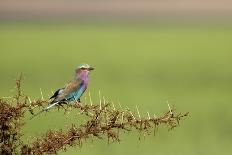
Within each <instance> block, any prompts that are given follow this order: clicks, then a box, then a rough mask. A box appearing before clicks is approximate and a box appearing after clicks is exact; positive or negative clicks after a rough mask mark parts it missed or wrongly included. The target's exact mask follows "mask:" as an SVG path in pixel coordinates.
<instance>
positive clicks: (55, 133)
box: [0, 76, 188, 155]
mask: <svg viewBox="0 0 232 155" xmlns="http://www.w3.org/2000/svg"><path fill="white" fill-rule="evenodd" d="M21 79H22V77H21V76H20V78H19V79H17V80H16V86H17V93H16V95H15V96H14V97H12V98H1V99H0V120H1V123H0V130H1V134H0V148H1V150H0V154H3V155H5V154H9V155H11V154H22V155H29V154H36V155H42V154H48V153H49V154H56V153H57V152H58V151H60V150H66V149H67V148H68V147H70V146H81V145H82V142H83V140H85V139H88V138H92V137H95V138H96V139H99V138H100V139H103V138H107V139H108V142H109V143H110V142H118V141H120V135H119V134H120V131H127V132H130V131H132V130H133V129H134V130H133V131H138V132H140V133H142V134H143V135H150V134H151V132H152V131H154V129H157V127H158V126H159V125H161V124H164V125H166V126H168V129H169V130H172V129H174V128H175V127H177V126H178V125H179V123H180V120H181V119H182V118H183V117H186V116H188V113H184V114H182V113H179V114H177V113H176V112H175V110H174V109H173V108H171V107H168V108H169V109H168V112H166V113H164V114H163V115H162V116H160V117H157V116H156V117H154V118H152V117H151V116H150V114H149V112H147V114H148V117H147V118H142V117H141V116H140V113H139V109H138V107H136V109H137V113H134V112H132V111H131V110H129V109H128V108H125V109H124V108H119V109H116V108H115V106H114V104H113V103H110V102H107V101H106V100H105V98H103V100H102V99H100V103H99V104H93V103H92V100H91V97H90V103H89V104H87V103H85V104H81V103H79V102H75V103H73V104H71V105H62V106H70V107H71V108H72V109H73V110H76V111H77V112H78V114H80V115H85V116H87V118H88V119H87V121H86V122H85V123H83V124H82V125H79V126H77V125H75V122H74V123H73V124H72V125H71V126H70V127H69V128H68V130H49V131H47V132H46V133H45V134H44V135H43V136H41V137H37V138H36V140H35V141H34V142H32V143H31V144H24V143H23V142H22V140H21V136H22V134H21V128H22V127H23V125H24V124H25V122H23V121H22V119H23V118H24V117H25V116H24V114H25V112H27V111H29V112H30V113H31V114H32V115H33V114H34V110H35V109H37V108H40V107H43V106H45V105H47V104H48V103H49V100H44V99H43V97H42V98H41V99H38V100H34V101H31V100H30V98H28V97H27V96H26V95H24V94H23V92H22V91H21ZM41 95H42V91H41ZM99 95H100V92H99ZM89 96H90V94H89ZM100 98H101V96H100ZM136 116H138V117H136Z"/></svg>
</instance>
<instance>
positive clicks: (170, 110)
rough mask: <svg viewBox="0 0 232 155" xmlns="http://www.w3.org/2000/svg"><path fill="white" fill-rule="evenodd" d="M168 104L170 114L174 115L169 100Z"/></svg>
mask: <svg viewBox="0 0 232 155" xmlns="http://www.w3.org/2000/svg"><path fill="white" fill-rule="evenodd" d="M167 104H168V109H169V112H170V114H172V109H171V107H170V105H169V103H168V100H167Z"/></svg>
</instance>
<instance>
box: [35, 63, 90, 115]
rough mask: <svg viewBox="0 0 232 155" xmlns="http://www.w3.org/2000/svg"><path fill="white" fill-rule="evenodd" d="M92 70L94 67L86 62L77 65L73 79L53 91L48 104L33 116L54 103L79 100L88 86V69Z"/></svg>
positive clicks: (46, 109)
mask: <svg viewBox="0 0 232 155" xmlns="http://www.w3.org/2000/svg"><path fill="white" fill-rule="evenodd" d="M92 70H94V68H93V67H91V66H90V65H88V64H81V65H79V66H78V67H77V69H76V70H75V78H74V80H72V81H70V82H69V83H68V84H66V85H65V86H64V87H62V88H59V89H58V90H56V91H55V93H54V94H53V95H52V96H51V97H50V99H52V101H51V102H50V104H49V105H48V106H46V107H45V108H43V109H42V110H41V111H40V112H38V113H37V114H35V115H34V116H37V115H39V114H40V113H42V112H44V111H48V110H50V109H51V108H52V107H54V106H56V105H61V104H63V103H65V104H69V103H70V102H72V101H78V102H80V97H81V96H82V95H83V93H84V92H85V90H86V89H87V87H88V84H89V78H88V77H89V73H90V71H92ZM34 116H33V117H34Z"/></svg>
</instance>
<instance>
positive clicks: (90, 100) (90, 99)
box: [89, 91, 93, 106]
mask: <svg viewBox="0 0 232 155" xmlns="http://www.w3.org/2000/svg"><path fill="white" fill-rule="evenodd" d="M89 102H90V105H91V106H92V105H93V102H92V98H91V94H90V91H89Z"/></svg>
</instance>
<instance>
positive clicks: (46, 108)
mask: <svg viewBox="0 0 232 155" xmlns="http://www.w3.org/2000/svg"><path fill="white" fill-rule="evenodd" d="M51 103H52V102H51ZM57 104H59V102H54V103H52V104H50V105H48V106H47V107H45V108H43V109H42V110H41V111H39V112H38V113H36V114H34V115H33V116H32V117H31V118H30V119H33V118H34V117H36V116H38V115H40V114H41V113H43V112H45V111H46V112H47V111H48V110H49V109H51V108H52V107H54V106H55V105H57Z"/></svg>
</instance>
